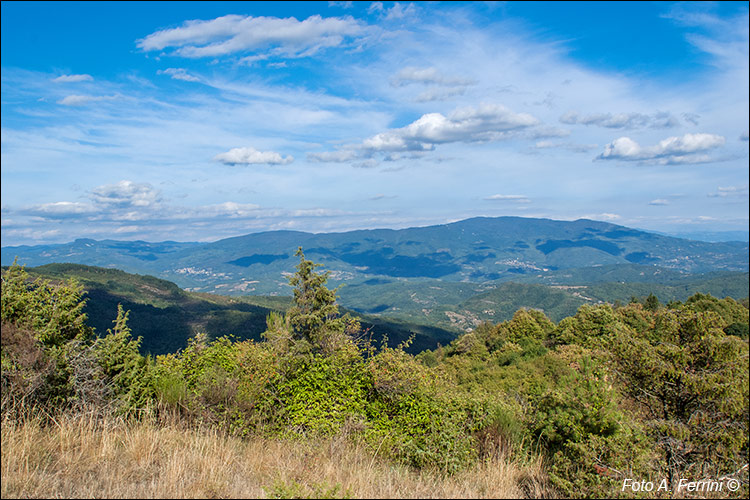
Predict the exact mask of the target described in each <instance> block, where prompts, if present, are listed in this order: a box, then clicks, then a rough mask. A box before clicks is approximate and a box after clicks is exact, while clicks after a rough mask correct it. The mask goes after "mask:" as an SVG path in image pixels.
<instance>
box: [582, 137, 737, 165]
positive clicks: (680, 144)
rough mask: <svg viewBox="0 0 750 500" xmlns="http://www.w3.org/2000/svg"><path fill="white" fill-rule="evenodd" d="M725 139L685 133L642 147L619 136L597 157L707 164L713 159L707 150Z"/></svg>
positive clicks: (717, 145)
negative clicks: (707, 153)
mask: <svg viewBox="0 0 750 500" xmlns="http://www.w3.org/2000/svg"><path fill="white" fill-rule="evenodd" d="M725 142H726V140H725V139H724V137H722V136H720V135H714V134H685V135H683V136H682V137H668V138H667V139H664V140H662V141H659V143H658V144H656V145H655V146H650V147H642V146H641V145H640V144H638V143H637V142H635V141H634V140H632V139H631V138H629V137H620V138H619V139H615V140H614V141H613V142H611V143H609V144H607V146H605V148H604V152H603V153H602V154H600V155H599V156H598V157H597V158H596V159H598V160H623V161H640V162H656V163H660V164H677V163H704V162H708V161H711V158H710V157H709V156H708V155H706V154H701V153H705V152H706V151H710V150H712V149H715V148H718V147H720V146H723V145H724V143H725Z"/></svg>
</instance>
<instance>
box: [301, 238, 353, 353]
mask: <svg viewBox="0 0 750 500" xmlns="http://www.w3.org/2000/svg"><path fill="white" fill-rule="evenodd" d="M294 255H295V256H297V257H299V258H300V261H299V264H298V265H297V272H296V273H295V274H294V275H293V276H291V277H290V278H289V284H290V285H291V286H293V287H294V305H293V306H292V307H291V308H290V309H289V310H288V311H287V313H286V320H287V322H288V324H289V326H290V328H291V331H292V337H293V339H294V340H295V341H297V342H298V343H300V342H302V343H307V344H309V346H310V348H311V349H312V350H313V351H314V352H327V353H330V352H333V351H336V350H338V349H340V348H342V347H344V346H346V345H350V344H351V337H353V336H354V335H356V334H357V333H358V332H359V331H360V325H359V322H358V321H357V320H355V319H353V318H351V317H349V315H348V314H347V315H344V316H341V315H340V313H339V308H338V305H337V304H336V290H329V289H328V288H327V287H326V286H325V284H326V281H328V275H329V272H328V271H326V272H325V273H317V272H315V268H317V267H320V266H321V264H315V263H313V262H312V261H310V260H307V259H306V258H305V254H304V253H303V252H302V247H299V248H298V249H297V252H296V253H295V254H294Z"/></svg>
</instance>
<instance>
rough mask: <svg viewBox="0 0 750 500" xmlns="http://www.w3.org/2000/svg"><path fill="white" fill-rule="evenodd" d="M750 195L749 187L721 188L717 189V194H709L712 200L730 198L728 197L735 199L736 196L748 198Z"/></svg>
mask: <svg viewBox="0 0 750 500" xmlns="http://www.w3.org/2000/svg"><path fill="white" fill-rule="evenodd" d="M747 194H748V187H747V186H728V187H719V188H717V189H716V192H715V193H709V195H708V196H709V197H710V198H728V197H734V196H747Z"/></svg>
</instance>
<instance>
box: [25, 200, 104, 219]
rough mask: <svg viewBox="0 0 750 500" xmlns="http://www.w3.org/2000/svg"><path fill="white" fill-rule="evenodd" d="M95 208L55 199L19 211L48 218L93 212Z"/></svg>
mask: <svg viewBox="0 0 750 500" xmlns="http://www.w3.org/2000/svg"><path fill="white" fill-rule="evenodd" d="M95 210H96V209H95V208H94V207H93V206H91V205H89V204H87V203H80V202H74V201H57V202H53V203H42V204H41V205H34V206H31V207H28V208H25V209H22V210H20V211H19V213H21V214H23V215H32V216H37V217H44V218H49V219H57V218H66V217H72V216H79V215H82V214H88V213H92V212H94V211H95Z"/></svg>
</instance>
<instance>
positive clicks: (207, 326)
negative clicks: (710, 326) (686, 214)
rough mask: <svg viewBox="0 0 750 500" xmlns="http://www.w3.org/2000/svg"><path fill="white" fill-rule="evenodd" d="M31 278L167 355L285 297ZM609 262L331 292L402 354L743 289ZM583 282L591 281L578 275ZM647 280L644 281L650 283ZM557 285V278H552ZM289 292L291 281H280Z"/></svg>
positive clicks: (83, 276) (108, 280)
mask: <svg viewBox="0 0 750 500" xmlns="http://www.w3.org/2000/svg"><path fill="white" fill-rule="evenodd" d="M27 271H28V272H29V273H30V275H31V276H33V277H41V278H44V279H51V280H55V281H59V280H61V279H75V280H77V281H78V282H79V283H81V285H82V286H83V288H84V290H85V292H86V295H85V297H86V298H87V300H86V305H85V306H84V312H85V313H86V315H87V316H88V324H89V325H91V326H92V327H94V328H95V330H96V332H98V333H103V332H106V331H107V329H108V328H109V327H110V326H111V323H112V317H113V316H114V315H115V314H116V313H117V306H118V304H121V305H122V306H123V308H124V309H126V310H129V311H130V316H129V321H130V325H131V327H132V328H133V329H134V330H135V331H137V332H139V335H141V336H142V337H143V342H142V343H141V351H142V353H143V354H154V355H156V354H166V353H170V352H175V351H177V350H178V349H181V348H184V347H185V346H186V345H187V340H188V339H189V338H190V337H191V336H193V335H194V334H195V333H197V332H204V333H206V334H207V335H208V338H209V339H216V338H218V337H221V336H223V335H234V336H235V338H236V339H238V340H247V339H254V340H260V338H261V334H262V333H263V331H264V330H265V328H266V317H267V316H268V314H269V313H270V312H271V311H276V312H283V311H285V310H286V309H287V308H288V307H289V306H290V304H291V300H292V298H291V297H290V296H262V295H239V296H238V295H235V296H224V295H219V294H208V293H197V292H186V291H184V290H181V289H180V288H179V287H177V286H176V285H175V284H174V283H171V282H169V281H166V280H162V279H158V278H155V277H153V276H148V275H135V274H131V273H126V272H123V271H119V270H117V269H108V268H101V267H94V266H85V265H80V264H48V265H44V266H39V267H36V268H27ZM620 271H621V270H619V269H618V268H617V267H616V266H615V267H610V268H606V269H602V270H601V271H600V272H599V273H594V272H592V271H583V270H582V271H580V272H574V271H571V272H570V273H568V274H567V275H566V276H567V277H566V276H560V275H558V276H557V278H555V279H554V281H551V282H549V283H548V284H545V285H539V284H528V283H515V282H499V283H496V282H491V283H485V284H476V283H456V282H445V281H438V280H428V281H423V282H409V281H392V280H386V279H380V280H371V281H370V282H367V283H363V284H361V285H344V286H341V287H340V288H338V289H337V295H338V296H339V303H340V304H341V305H342V306H343V309H344V310H345V311H349V312H350V313H351V314H353V315H355V316H356V317H357V318H358V319H359V320H360V322H361V323H362V327H363V329H364V330H367V331H369V332H370V334H372V335H373V341H375V342H379V341H380V339H382V338H383V337H384V336H385V337H387V338H388V342H389V345H390V346H391V347H395V346H396V345H398V344H400V343H401V342H403V341H405V340H406V339H408V338H409V337H410V336H411V335H412V334H413V335H414V339H413V342H412V343H411V344H410V345H409V346H408V347H407V348H406V350H407V352H410V353H412V354H417V353H419V352H421V351H423V350H425V349H435V348H436V347H437V346H438V345H447V344H448V343H450V342H451V341H453V340H454V339H455V338H456V337H457V336H458V335H460V334H461V333H464V332H466V331H470V330H472V329H474V328H476V327H477V326H479V325H480V324H482V322H484V321H490V322H500V321H506V320H509V319H511V318H512V317H513V315H514V313H515V312H516V311H517V310H518V309H520V308H532V309H537V310H540V311H542V312H544V314H546V315H547V316H548V317H549V318H550V319H551V320H553V321H560V320H562V319H563V318H565V317H567V316H572V315H574V314H575V313H576V311H577V310H578V308H579V307H580V306H582V305H584V304H589V305H591V304H602V303H611V304H615V303H620V304H627V303H629V302H631V301H633V300H635V301H641V302H642V301H643V300H645V299H646V298H647V297H648V296H649V295H654V296H655V297H656V298H657V299H658V300H659V301H660V302H661V303H664V304H666V303H668V302H670V301H685V300H687V299H688V297H690V296H691V295H694V294H695V293H703V294H711V295H713V296H715V297H721V298H723V297H732V298H734V299H735V300H740V299H742V298H745V297H747V294H748V274H747V273H729V272H724V273H712V274H708V275H699V276H696V275H687V276H686V275H683V274H681V273H673V274H671V275H670V274H669V273H667V272H663V271H660V270H659V269H654V268H651V269H648V271H650V274H647V273H646V272H645V271H646V269H644V266H641V267H637V268H635V269H634V270H633V271H631V272H634V271H638V272H640V273H643V276H642V278H643V280H644V282H642V283H621V282H617V281H611V282H608V281H604V280H605V279H609V280H616V279H617V278H618V277H620V276H621V275H620V274H619V273H620ZM584 279H592V280H593V282H592V283H590V284H589V283H587V282H585V281H583V280H584ZM649 280H650V282H649ZM561 283H565V284H561ZM289 290H290V291H291V288H289Z"/></svg>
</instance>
